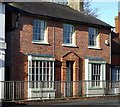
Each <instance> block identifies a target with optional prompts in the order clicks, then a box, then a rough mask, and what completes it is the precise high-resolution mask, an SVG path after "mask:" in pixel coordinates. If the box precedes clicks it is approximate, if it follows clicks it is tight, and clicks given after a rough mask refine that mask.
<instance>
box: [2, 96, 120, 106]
mask: <svg viewBox="0 0 120 107" xmlns="http://www.w3.org/2000/svg"><path fill="white" fill-rule="evenodd" d="M49 106H50V107H58V106H62V107H66V106H68V107H74V106H76V107H78V106H79V107H120V99H118V98H109V99H96V100H72V101H65V102H44V103H39V102H37V103H30V104H23V105H11V106H9V105H8V106H6V105H5V106H2V107H49Z"/></svg>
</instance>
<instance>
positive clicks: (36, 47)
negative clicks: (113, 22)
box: [8, 16, 110, 80]
mask: <svg viewBox="0 0 120 107" xmlns="http://www.w3.org/2000/svg"><path fill="white" fill-rule="evenodd" d="M32 21H33V17H30V16H20V19H19V26H18V28H17V29H15V30H14V31H12V32H11V41H12V42H11V43H12V47H9V46H8V49H9V48H11V54H10V56H9V55H8V56H9V57H11V66H10V70H11V73H12V74H11V79H14V80H27V76H28V67H27V64H28V63H27V53H35V54H54V56H55V59H56V64H55V65H56V67H55V70H56V71H55V75H56V74H57V75H58V74H59V75H61V68H62V67H61V65H62V61H61V59H62V58H63V57H64V55H65V54H67V53H69V52H70V53H72V54H70V55H71V56H69V57H72V55H73V53H75V54H76V55H77V56H78V57H79V59H80V62H79V64H76V68H77V67H79V68H80V69H79V70H80V71H79V73H80V74H81V75H79V79H84V78H85V76H84V75H85V74H84V73H85V64H84V57H85V56H92V57H100V58H103V59H105V60H106V62H107V64H108V65H109V64H110V46H106V45H105V43H104V42H105V40H106V39H107V40H108V41H109V43H110V36H109V30H106V29H105V28H103V29H102V28H99V33H100V44H101V49H100V50H95V49H88V26H84V25H81V24H78V25H76V24H75V25H74V26H75V31H76V40H77V47H64V46H62V43H63V24H64V23H65V22H62V21H57V20H47V26H48V37H49V38H48V42H49V45H41V44H33V43H32V32H33V27H32ZM53 27H55V35H54V36H53V34H54V32H53ZM54 39H55V43H54V41H53V40H54ZM54 44H55V45H54ZM53 47H54V48H53ZM53 49H55V50H54V51H53ZM66 60H67V59H66ZM108 67H109V66H108ZM107 71H109V69H107ZM13 73H14V74H13ZM55 79H56V80H60V79H61V76H56V77H55Z"/></svg>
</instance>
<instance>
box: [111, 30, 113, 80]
mask: <svg viewBox="0 0 120 107" xmlns="http://www.w3.org/2000/svg"><path fill="white" fill-rule="evenodd" d="M112 32H113V30H111V32H110V81H111V80H112V78H111V77H112V75H111V74H112Z"/></svg>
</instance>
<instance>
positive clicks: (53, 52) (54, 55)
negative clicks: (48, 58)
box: [53, 27, 55, 57]
mask: <svg viewBox="0 0 120 107" xmlns="http://www.w3.org/2000/svg"><path fill="white" fill-rule="evenodd" d="M53 57H55V27H53Z"/></svg>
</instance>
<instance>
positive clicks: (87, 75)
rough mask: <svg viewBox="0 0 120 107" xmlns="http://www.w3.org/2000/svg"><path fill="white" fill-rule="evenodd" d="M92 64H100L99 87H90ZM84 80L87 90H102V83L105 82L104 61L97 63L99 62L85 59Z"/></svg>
mask: <svg viewBox="0 0 120 107" xmlns="http://www.w3.org/2000/svg"><path fill="white" fill-rule="evenodd" d="M92 64H101V72H100V85H99V86H94V87H93V86H92V82H91V81H92V71H91V68H92ZM85 80H86V87H87V88H88V89H89V88H103V86H104V83H105V82H104V83H103V82H102V81H105V80H106V61H99V60H91V59H85Z"/></svg>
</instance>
